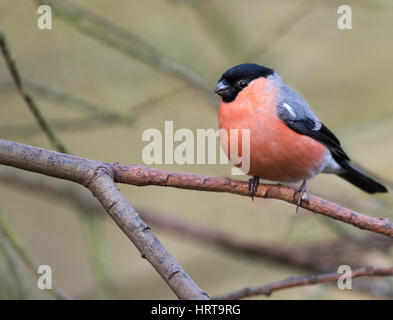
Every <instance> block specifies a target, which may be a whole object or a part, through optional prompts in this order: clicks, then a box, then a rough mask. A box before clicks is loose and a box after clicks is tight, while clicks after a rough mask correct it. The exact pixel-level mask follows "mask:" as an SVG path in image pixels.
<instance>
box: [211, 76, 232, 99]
mask: <svg viewBox="0 0 393 320" xmlns="http://www.w3.org/2000/svg"><path fill="white" fill-rule="evenodd" d="M230 89H231V87H230V86H229V84H228V83H227V82H226V80H221V81H220V82H218V84H217V87H216V90H214V92H215V93H217V94H218V95H219V96H225V95H226V94H227V93H228V92H229V91H230Z"/></svg>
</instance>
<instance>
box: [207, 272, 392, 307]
mask: <svg viewBox="0 0 393 320" xmlns="http://www.w3.org/2000/svg"><path fill="white" fill-rule="evenodd" d="M392 275H393V267H392V268H378V269H375V268H373V267H365V268H359V269H356V270H352V272H351V278H352V279H354V278H359V277H367V276H378V277H383V276H392ZM342 276H343V274H342V273H327V274H320V275H311V276H306V277H299V278H289V279H286V280H283V281H279V282H274V283H271V284H268V285H263V286H260V287H253V288H249V287H247V288H243V289H240V290H237V291H234V292H230V293H227V294H223V295H219V296H216V297H213V299H215V300H236V299H242V298H246V297H251V296H256V295H265V296H270V295H271V294H272V293H273V292H274V291H278V290H283V289H288V288H293V287H302V286H308V285H314V284H321V283H327V282H336V281H338V279H339V278H340V277H342Z"/></svg>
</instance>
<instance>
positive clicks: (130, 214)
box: [0, 140, 208, 299]
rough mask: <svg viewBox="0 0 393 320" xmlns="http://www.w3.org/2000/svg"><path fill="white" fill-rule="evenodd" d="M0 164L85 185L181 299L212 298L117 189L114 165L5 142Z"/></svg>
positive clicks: (1, 150) (2, 144)
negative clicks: (114, 179)
mask: <svg viewBox="0 0 393 320" xmlns="http://www.w3.org/2000/svg"><path fill="white" fill-rule="evenodd" d="M0 163H1V164H4V165H8V166H13V167H16V168H20V169H24V170H29V171H33V172H38V173H42V174H45V175H48V176H52V177H57V178H61V179H66V180H70V181H74V182H76V183H79V184H81V185H84V186H85V187H87V188H88V189H89V190H90V191H91V192H92V193H93V195H94V196H95V197H96V198H97V199H98V200H99V201H100V203H101V204H102V205H103V207H104V208H105V210H106V211H107V212H108V213H109V214H110V216H111V217H112V218H113V219H114V220H115V222H116V223H117V224H118V225H119V227H120V228H121V229H122V230H123V232H124V233H125V234H126V235H127V236H128V238H129V239H130V240H131V241H132V242H133V243H134V245H135V246H136V247H137V248H138V250H139V251H140V252H141V254H142V257H143V258H146V259H147V260H148V261H149V262H150V263H151V265H152V266H153V267H154V268H155V269H156V270H157V272H158V273H159V274H160V275H161V276H162V278H163V279H164V280H165V281H166V282H167V284H168V285H169V286H170V288H171V289H172V290H173V291H174V292H175V294H176V295H177V296H178V297H179V298H181V299H207V298H208V297H207V295H206V293H204V292H202V290H201V289H200V288H199V287H198V286H197V285H196V284H195V283H194V281H193V280H192V279H191V278H190V277H189V276H188V274H187V273H186V272H185V271H184V270H183V268H182V267H181V266H180V265H179V264H178V262H177V261H176V260H175V258H173V257H172V256H171V255H170V254H169V252H168V251H167V250H166V249H165V248H164V247H163V246H162V244H161V243H160V241H159V240H158V239H157V238H156V237H155V235H154V234H153V232H152V231H151V230H150V228H149V227H148V226H147V225H146V223H145V222H144V221H143V220H142V219H140V217H139V215H138V214H137V212H136V211H135V210H134V209H133V208H132V207H131V205H130V204H129V203H128V202H127V201H126V199H125V198H124V197H123V195H122V194H121V193H120V191H119V190H118V189H117V187H116V185H115V183H114V181H113V176H114V171H113V168H112V166H111V165H108V164H105V163H103V162H99V161H94V160H88V159H84V158H80V157H76V156H72V155H68V154H62V153H58V152H54V151H49V150H45V149H40V148H36V147H30V146H26V145H22V144H18V143H15V142H7V141H4V140H0Z"/></svg>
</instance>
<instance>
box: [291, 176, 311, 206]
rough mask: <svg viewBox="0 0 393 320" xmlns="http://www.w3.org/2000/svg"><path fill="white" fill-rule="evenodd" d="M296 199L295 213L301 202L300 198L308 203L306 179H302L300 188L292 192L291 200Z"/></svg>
mask: <svg viewBox="0 0 393 320" xmlns="http://www.w3.org/2000/svg"><path fill="white" fill-rule="evenodd" d="M296 199H297V202H296V213H298V211H299V207H300V205H301V204H302V200H304V201H305V203H307V204H308V203H309V197H308V192H307V181H306V180H303V183H302V185H301V186H300V188H299V189H298V190H296V192H295V193H294V194H293V200H294V201H295V200H296Z"/></svg>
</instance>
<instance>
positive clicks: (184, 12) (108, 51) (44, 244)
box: [0, 0, 393, 299]
mask: <svg viewBox="0 0 393 320" xmlns="http://www.w3.org/2000/svg"><path fill="white" fill-rule="evenodd" d="M59 2H61V1H55V2H54V3H59ZM67 3H71V4H78V6H80V7H81V8H83V9H84V10H87V11H89V12H92V13H94V14H95V15H98V16H101V17H105V19H107V20H109V21H111V22H112V23H113V24H115V25H116V26H118V27H120V28H121V29H124V30H127V31H128V32H130V33H132V34H133V35H137V37H139V38H140V39H142V40H143V41H144V42H145V43H148V44H149V45H150V46H151V47H153V48H155V49H154V50H157V52H159V55H162V56H166V57H169V58H170V59H172V60H171V61H175V62H176V63H180V64H182V65H185V66H187V68H190V69H192V70H194V71H196V72H197V73H198V74H199V75H200V76H201V79H203V81H204V82H203V83H204V85H206V87H208V88H210V90H211V92H213V91H214V87H215V83H216V81H217V79H218V78H219V77H220V75H221V74H222V73H223V72H224V71H225V70H226V69H227V68H229V67H231V66H233V65H235V64H239V63H244V62H255V63H259V64H262V65H265V66H268V67H272V68H274V69H275V70H276V71H277V72H278V73H279V74H280V75H281V76H282V78H283V79H284V81H286V82H287V83H288V84H289V85H290V86H292V87H293V88H295V89H296V90H298V91H299V92H300V93H301V94H302V95H303V96H304V97H305V98H306V100H307V101H308V102H309V104H310V105H311V106H312V107H313V109H314V110H315V111H316V113H317V115H318V116H319V117H320V118H321V119H322V121H323V122H324V123H325V124H326V125H327V126H328V127H329V128H330V129H331V130H332V131H334V132H335V133H336V134H337V135H338V136H339V137H340V140H341V142H342V145H343V146H344V148H345V149H346V150H347V152H348V153H349V155H350V156H351V157H352V158H353V159H355V160H356V162H358V163H359V164H361V165H362V166H364V167H366V168H368V169H369V170H370V171H371V172H373V173H375V174H376V175H378V176H381V177H384V178H386V179H387V180H393V139H392V138H393V104H392V101H393V90H392V87H393V77H392V74H393V41H392V30H393V3H392V2H391V1H382V0H378V1H371V0H370V1H368V0H361V1H360V0H356V1H355V0H352V1H346V2H345V4H348V5H350V6H351V8H352V16H353V29H352V30H344V31H343V30H339V29H338V28H337V19H338V14H337V8H338V6H339V5H341V4H342V2H341V1H314V0H310V1H297V0H296V1H294V0H292V1H289V0H283V1H273V0H266V1H257V0H244V1H235V0H200V1H198V0H194V1H191V0H189V1H186V0H184V1H182V0H178V1H175V0H143V1H142V0H133V1H121V0H115V1H104V0H89V1H87V0H85V1H79V2H76V1H73V2H67ZM37 18H38V14H37V2H35V1H30V0H17V1H15V0H0V28H2V29H3V31H4V32H5V34H6V36H7V39H8V44H9V46H10V48H11V50H12V52H13V55H14V56H15V58H16V61H17V65H18V67H19V71H20V73H21V75H22V77H23V79H24V80H25V81H26V86H27V87H28V88H29V89H30V92H31V94H32V95H33V97H35V98H36V100H37V101H38V102H39V103H40V106H41V107H42V111H43V113H44V114H45V116H46V117H47V118H48V119H49V120H50V122H51V123H52V125H53V127H54V128H55V129H56V132H57V134H58V135H59V137H60V138H61V139H62V141H63V142H64V143H65V145H66V146H67V147H68V149H69V150H71V152H72V153H74V154H76V155H80V156H83V157H87V158H91V159H97V160H102V161H107V162H115V161H120V162H121V163H128V164H132V163H142V159H141V153H142V149H143V147H144V146H145V145H146V143H143V142H142V140H141V137H142V133H143V131H144V130H146V129H148V128H158V129H160V130H163V128H164V121H165V120H173V121H174V127H175V130H176V129H179V128H189V129H192V130H193V131H194V130H195V131H194V132H196V129H197V128H217V110H216V109H215V104H218V99H216V98H215V97H213V98H212V96H209V95H208V94H206V92H205V91H203V90H195V89H194V88H192V86H190V85H189V84H187V83H185V82H184V81H182V80H181V79H179V78H177V77H174V76H172V75H169V74H168V73H166V72H164V71H162V69H160V68H159V67H157V66H154V65H151V64H150V65H149V64H148V63H146V60H144V58H142V59H141V58H140V57H139V58H138V57H135V56H131V55H129V54H126V53H125V51H124V50H123V51H122V50H118V48H116V46H115V45H114V44H111V45H108V43H105V42H103V41H102V40H99V39H97V38H96V37H95V36H94V35H93V34H87V33H86V32H81V29H80V27H78V26H82V29H83V25H84V24H83V23H84V22H80V21H85V19H84V18H83V19H81V20H78V19H75V20H73V21H70V20H67V19H65V18H64V16H61V15H60V16H58V15H55V14H54V15H53V21H52V22H53V29H52V30H39V29H38V28H37ZM78 28H79V29H78ZM104 32H105V31H102V30H99V31H98V35H99V34H101V33H104ZM110 38H111V39H112V37H111V36H110ZM113 39H114V41H116V39H115V38H113ZM134 40H135V39H134ZM127 43H128V44H129V46H130V47H133V46H136V45H137V43H135V42H133V40H132V41H130V42H127ZM155 52H156V51H155ZM59 95H61V96H59ZM56 97H57V98H56ZM65 97H68V99H66V98H65ZM212 99H213V100H212ZM81 104H82V105H85V106H86V104H89V106H91V105H93V106H94V107H92V108H90V109H91V110H90V109H89V110H85V109H87V108H83V107H82V106H81ZM0 106H1V116H0V138H2V139H7V140H13V141H17V142H21V143H25V144H30V145H35V146H40V147H44V148H51V146H50V144H49V143H48V141H47V139H46V137H45V136H44V135H43V134H42V133H41V132H40V130H39V129H38V126H37V125H36V123H35V120H34V118H33V116H32V114H31V113H30V112H29V110H28V108H27V106H26V105H25V102H24V101H23V99H22V98H21V97H20V96H19V95H18V94H17V92H16V90H15V89H14V84H13V82H12V79H11V77H10V74H9V72H8V70H7V68H6V65H5V63H4V59H3V58H2V57H1V59H0ZM95 107H99V108H100V110H101V111H100V112H97V111H96V110H95ZM92 110H93V111H92ZM102 110H104V111H107V112H110V113H111V114H112V113H115V114H117V115H119V114H121V115H122V116H119V117H118V118H116V117H115V116H113V114H112V117H110V116H108V115H106V116H105V112H104V111H102ZM103 114H104V115H103ZM130 116H131V117H133V121H126V120H124V118H127V117H130ZM156 167H157V168H160V169H167V170H173V171H185V172H192V173H201V174H207V175H216V176H229V174H230V168H231V167H230V166H229V165H227V166H224V165H184V166H179V165H176V164H175V165H159V166H156ZM0 171H1V172H4V171H6V172H7V173H12V174H23V175H26V176H29V177H30V176H33V177H37V175H34V174H30V173H24V172H19V171H17V170H14V169H8V168H4V167H1V168H0ZM42 179H44V178H42ZM0 180H1V177H0ZM47 180H53V179H51V178H46V180H45V181H47ZM0 182H1V181H0ZM59 183H64V184H65V185H67V186H71V184H70V183H67V182H59ZM119 188H120V190H121V191H122V192H123V193H124V195H125V196H126V197H127V199H128V200H129V201H130V203H131V204H132V205H135V206H138V207H145V208H149V209H154V210H155V211H156V212H165V213H169V214H170V215H171V216H173V217H178V218H179V219H185V220H186V221H188V222H190V223H191V224H195V225H197V226H202V227H203V226H206V227H209V228H210V229H214V230H221V231H222V232H227V233H228V234H229V235H231V236H232V235H233V236H234V237H240V238H244V239H249V240H253V241H255V242H258V241H260V242H261V243H273V244H276V245H280V246H282V247H284V248H292V247H293V248H295V247H297V246H308V245H315V244H321V245H323V244H324V243H328V242H329V241H332V240H334V239H336V238H337V239H339V237H341V236H342V235H343V234H345V235H346V236H348V237H352V238H354V239H359V238H364V237H367V236H370V233H369V232H367V231H361V230H358V229H355V228H353V227H349V226H347V225H344V224H343V223H339V222H335V221H327V220H328V219H326V218H324V217H322V216H319V215H313V214H311V213H309V212H306V211H304V210H300V212H299V213H298V214H296V215H295V207H294V206H291V205H288V204H286V203H284V202H282V201H274V200H263V199H256V200H255V201H254V202H252V201H251V200H250V199H249V198H247V197H238V196H235V195H230V194H220V193H209V192H197V191H187V190H180V189H170V188H162V187H134V186H128V185H119ZM309 188H310V192H311V193H312V194H316V195H318V196H321V197H323V198H326V199H328V200H330V201H334V202H337V203H339V204H340V205H343V206H346V207H350V208H351V209H354V210H358V211H360V212H363V213H367V214H369V215H374V216H376V217H390V218H392V217H393V215H392V206H393V199H392V196H391V194H386V195H378V196H369V195H367V194H364V193H362V192H361V191H359V190H357V189H356V188H354V187H353V186H351V185H350V184H348V183H346V182H345V181H343V180H341V179H338V178H336V177H334V176H326V175H321V176H318V177H317V178H315V179H313V180H312V181H311V183H310V185H309ZM79 190H81V192H82V191H83V190H82V188H79ZM0 212H1V213H2V216H3V219H4V221H6V222H7V223H8V224H9V226H10V227H11V228H12V230H13V232H14V233H15V234H16V235H17V236H18V238H19V239H20V241H21V243H23V245H24V247H25V249H26V251H27V252H28V253H29V254H30V255H31V256H32V257H33V258H34V260H35V261H36V262H37V263H38V264H47V265H50V266H51V267H52V271H53V278H54V279H55V281H56V282H57V283H58V285H59V286H61V287H62V288H63V289H64V290H65V291H66V292H67V293H68V294H70V295H71V296H72V297H74V298H121V299H172V298H175V296H174V295H173V294H172V292H171V291H170V290H169V288H168V287H167V286H166V284H165V283H164V281H163V280H162V279H161V278H160V277H159V275H158V274H157V273H156V272H155V270H153V268H152V267H151V266H150V265H149V264H148V262H147V261H146V260H144V259H141V258H140V254H139V253H138V251H137V250H136V248H135V247H134V246H133V245H132V243H130V241H129V240H128V239H127V238H126V236H125V235H124V234H123V233H122V232H121V231H120V230H119V229H118V227H117V226H116V225H115V224H114V223H113V221H112V220H111V219H110V218H108V217H106V216H104V215H99V217H100V218H94V217H95V216H94V217H91V218H89V219H86V217H83V214H82V213H80V212H78V211H77V210H76V209H75V208H74V207H73V206H71V205H69V203H67V201H60V200H58V199H55V198H53V197H49V196H47V195H46V194H44V193H42V194H37V193H36V192H33V191H30V190H28V189H27V190H26V189H21V188H19V187H14V186H11V185H9V184H8V183H7V182H4V181H2V183H1V184H0ZM152 229H153V231H154V232H155V233H156V235H157V236H158V237H159V239H160V240H161V241H162V243H163V244H164V246H165V247H166V248H167V249H168V250H169V252H170V253H172V254H173V255H174V256H175V257H176V259H177V260H178V261H179V263H180V264H181V265H182V266H183V267H184V268H185V269H186V271H187V272H188V273H189V274H190V276H191V277H192V278H193V279H194V280H195V281H196V283H198V285H199V286H200V287H201V288H203V289H204V290H205V291H206V292H208V293H209V294H210V295H212V296H213V295H215V294H220V293H223V292H227V291H231V290H235V289H238V288H241V287H244V286H255V285H261V284H265V283H269V282H272V281H277V280H281V279H284V278H287V277H289V276H300V275H305V274H309V273H312V272H313V270H305V269H304V268H294V267H292V266H288V265H285V264H282V263H277V262H276V261H274V260H273V261H272V260H270V259H264V258H258V259H257V258H253V257H247V256H242V255H237V254H234V253H231V252H230V251H223V250H221V249H218V248H216V247H214V246H211V245H209V244H207V243H201V242H198V241H194V240H191V239H188V238H187V237H186V236H185V235H181V234H172V232H170V231H163V230H161V229H160V228H159V227H158V226H157V227H155V226H154V225H152ZM1 241H2V243H3V244H5V246H8V247H9V245H8V244H7V243H6V241H5V240H4V238H3V239H1ZM0 252H2V254H1V255H0V298H2V299H10V298H36V299H37V298H38V299H40V298H51V296H50V295H49V294H48V293H47V292H42V291H41V290H39V289H37V287H36V285H35V281H36V280H35V277H34V276H33V275H32V274H31V272H29V271H28V268H26V266H24V265H23V263H22V262H21V261H20V259H19V258H18V257H14V258H15V261H16V263H17V265H19V267H20V270H19V271H18V272H19V277H20V280H19V281H20V282H21V283H22V284H23V285H22V287H23V288H22V289H20V288H18V285H17V284H16V279H17V278H18V277H13V276H12V275H11V273H10V267H9V265H8V264H7V259H6V258H5V257H6V255H4V252H5V251H4V250H3V251H0ZM12 254H13V253H12V252H11V255H12ZM347 254H348V256H351V255H363V256H362V259H363V260H362V261H363V262H366V263H367V264H369V265H373V266H390V265H391V264H392V263H393V259H392V257H393V256H392V254H393V251H392V249H391V246H388V247H387V249H385V250H383V251H381V250H377V249H376V250H363V248H362V247H361V246H358V247H356V248H354V249H351V250H349V251H348V252H347ZM336 270H337V269H332V270H330V271H332V272H335V271H336ZM356 281H358V280H354V283H355V282H356ZM370 283H371V285H370V288H371V289H370V288H369V289H368V290H355V289H354V290H347V291H342V290H338V289H337V287H336V286H335V285H326V284H325V285H317V286H309V287H304V288H296V289H290V290H285V291H282V292H278V293H275V294H274V295H273V297H274V298H277V299H314V298H317V299H333V298H339V299H363V298H371V297H375V296H381V295H382V294H381V290H380V288H381V287H382V288H383V290H385V291H383V290H382V291H383V293H384V292H385V293H386V292H387V293H386V296H389V294H390V296H393V282H392V281H389V280H388V279H384V280H382V279H376V280H371V282H370ZM378 288H379V289H378ZM365 291H366V292H365ZM258 298H263V297H258Z"/></svg>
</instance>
